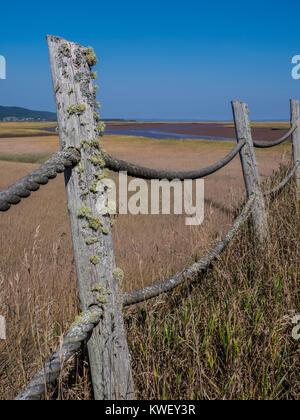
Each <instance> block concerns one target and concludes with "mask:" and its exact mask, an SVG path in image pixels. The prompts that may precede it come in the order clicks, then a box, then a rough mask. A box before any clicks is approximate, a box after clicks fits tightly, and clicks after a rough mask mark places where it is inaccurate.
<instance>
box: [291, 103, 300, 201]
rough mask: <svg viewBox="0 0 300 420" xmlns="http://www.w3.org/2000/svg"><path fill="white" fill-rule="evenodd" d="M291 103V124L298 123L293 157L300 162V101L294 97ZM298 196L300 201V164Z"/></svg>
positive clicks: (298, 169) (293, 138)
mask: <svg viewBox="0 0 300 420" xmlns="http://www.w3.org/2000/svg"><path fill="white" fill-rule="evenodd" d="M290 105H291V124H292V125H293V124H297V128H296V130H295V131H294V133H293V134H292V141H293V158H294V164H295V163H296V162H297V161H299V162H300V112H299V101H295V100H294V99H291V100H290ZM296 197H297V201H300V166H298V168H297V170H296Z"/></svg>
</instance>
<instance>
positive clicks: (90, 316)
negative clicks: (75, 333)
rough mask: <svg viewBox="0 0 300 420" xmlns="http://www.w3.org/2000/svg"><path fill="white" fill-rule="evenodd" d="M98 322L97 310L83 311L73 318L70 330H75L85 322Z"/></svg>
mask: <svg viewBox="0 0 300 420" xmlns="http://www.w3.org/2000/svg"><path fill="white" fill-rule="evenodd" d="M97 322H99V312H96V311H84V312H82V313H81V314H80V315H78V316H77V317H76V318H75V321H74V322H73V324H72V325H71V328H70V329H71V330H73V329H75V330H77V328H78V327H81V326H84V325H86V324H87V323H92V324H96V323H97Z"/></svg>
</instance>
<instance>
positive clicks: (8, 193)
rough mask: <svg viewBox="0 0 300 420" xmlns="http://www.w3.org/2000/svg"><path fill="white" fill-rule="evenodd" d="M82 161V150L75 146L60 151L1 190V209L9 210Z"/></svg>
mask: <svg viewBox="0 0 300 420" xmlns="http://www.w3.org/2000/svg"><path fill="white" fill-rule="evenodd" d="M79 162H80V152H79V151H78V150H76V149H74V148H69V149H68V150H65V151H62V152H58V153H56V154H55V155H54V156H52V157H51V158H50V159H49V160H47V162H45V163H44V164H43V165H41V166H40V167H39V168H38V169H35V170H34V171H32V172H31V173H30V174H29V175H27V176H25V177H24V178H22V179H20V180H19V181H17V182H15V183H14V184H13V185H11V186H10V187H8V188H6V189H5V190H3V191H1V192H0V211H7V210H9V209H10V207H11V205H12V204H14V205H16V204H18V203H20V201H21V199H22V198H26V197H29V196H30V194H31V192H32V191H37V190H38V189H39V188H40V185H45V184H47V183H48V181H49V179H53V178H55V177H56V176H57V174H58V173H61V172H64V171H65V169H66V168H73V167H74V166H75V165H77V164H78V163H79Z"/></svg>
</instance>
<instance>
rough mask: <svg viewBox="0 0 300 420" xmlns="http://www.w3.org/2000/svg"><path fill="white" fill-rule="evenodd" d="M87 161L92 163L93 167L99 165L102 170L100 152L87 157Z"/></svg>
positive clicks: (102, 163) (102, 162)
mask: <svg viewBox="0 0 300 420" xmlns="http://www.w3.org/2000/svg"><path fill="white" fill-rule="evenodd" d="M89 160H90V161H91V162H92V164H93V165H94V166H97V165H99V166H101V167H102V168H103V167H104V166H105V162H104V159H103V157H102V153H101V152H95V153H94V154H93V155H92V156H90V157H89Z"/></svg>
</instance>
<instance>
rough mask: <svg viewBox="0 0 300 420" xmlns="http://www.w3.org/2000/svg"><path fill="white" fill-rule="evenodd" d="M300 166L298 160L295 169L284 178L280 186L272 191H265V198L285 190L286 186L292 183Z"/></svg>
mask: <svg viewBox="0 0 300 420" xmlns="http://www.w3.org/2000/svg"><path fill="white" fill-rule="evenodd" d="M299 166H300V161H299V160H297V161H296V163H295V165H294V166H293V168H292V169H291V170H290V172H289V173H288V175H287V176H286V177H285V178H284V180H283V181H281V182H280V184H278V185H277V186H276V187H274V188H272V189H271V190H269V191H264V196H267V195H273V194H276V193H277V192H279V191H280V190H281V189H282V188H284V187H285V186H286V184H287V183H288V182H289V181H290V179H291V178H292V177H293V175H294V174H295V172H296V170H297V168H298V167H299Z"/></svg>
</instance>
